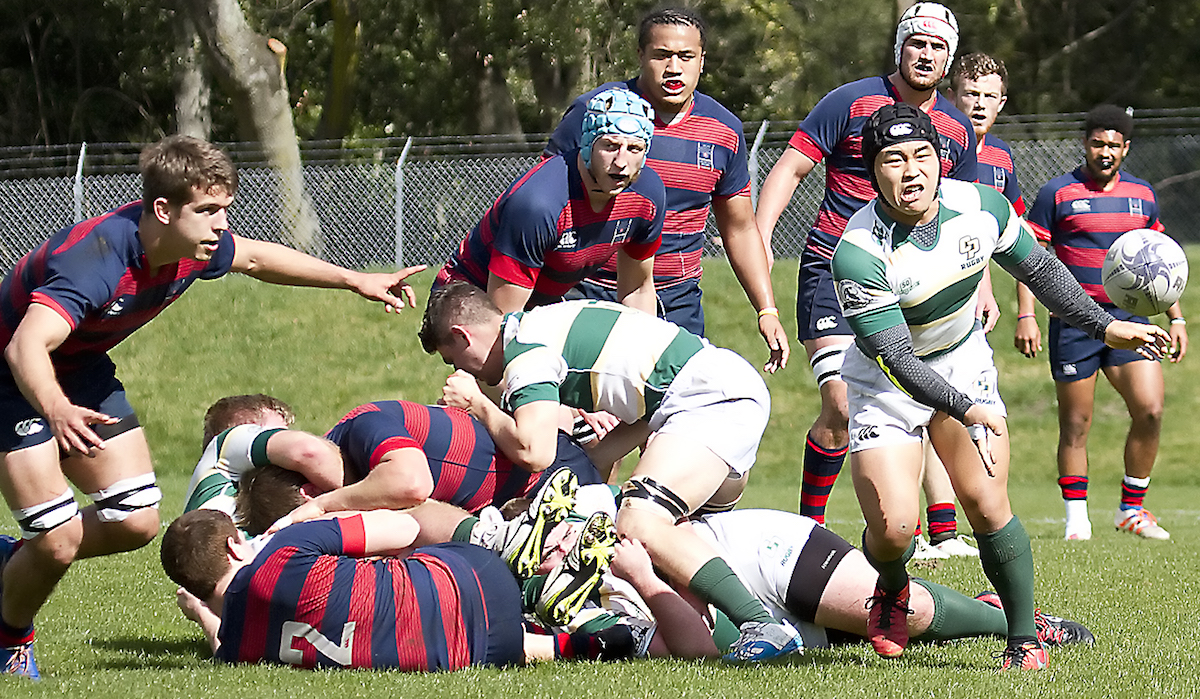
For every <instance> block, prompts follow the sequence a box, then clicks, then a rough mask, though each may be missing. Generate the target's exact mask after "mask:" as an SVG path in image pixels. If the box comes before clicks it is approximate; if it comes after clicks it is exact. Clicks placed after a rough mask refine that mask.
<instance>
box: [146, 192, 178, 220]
mask: <svg viewBox="0 0 1200 699" xmlns="http://www.w3.org/2000/svg"><path fill="white" fill-rule="evenodd" d="M150 208H151V213H152V214H153V216H154V218H155V220H157V221H158V222H159V223H161V224H163V225H164V226H169V225H171V218H172V217H173V215H174V213H173V212H172V210H171V203H170V202H169V201H167V198H166V197H159V198H157V199H155V200H154V201H153V202H151V204H150Z"/></svg>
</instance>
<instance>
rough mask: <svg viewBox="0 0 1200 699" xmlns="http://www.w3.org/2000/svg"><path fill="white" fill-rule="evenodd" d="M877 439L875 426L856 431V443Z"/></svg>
mask: <svg viewBox="0 0 1200 699" xmlns="http://www.w3.org/2000/svg"><path fill="white" fill-rule="evenodd" d="M878 437H879V430H877V429H876V428H875V425H867V426H866V427H860V428H859V429H858V441H860V442H865V441H867V440H868V439H876V438H878Z"/></svg>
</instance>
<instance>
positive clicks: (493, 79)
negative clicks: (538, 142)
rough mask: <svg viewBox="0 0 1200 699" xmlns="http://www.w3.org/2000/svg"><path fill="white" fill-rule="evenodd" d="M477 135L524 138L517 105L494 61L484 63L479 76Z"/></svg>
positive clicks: (501, 71)
mask: <svg viewBox="0 0 1200 699" xmlns="http://www.w3.org/2000/svg"><path fill="white" fill-rule="evenodd" d="M476 119H477V121H478V124H479V133H489V134H492V133H494V134H512V135H514V136H524V133H525V132H524V130H523V129H522V128H521V119H520V118H519V117H518V115H517V103H516V100H514V99H513V96H512V92H511V91H510V90H509V89H508V80H506V79H505V76H504V70H503V69H502V68H501V67H500V66H498V65H496V63H495V62H494V61H485V63H484V65H483V70H482V71H481V72H480V74H479V110H478V111H477V113H476Z"/></svg>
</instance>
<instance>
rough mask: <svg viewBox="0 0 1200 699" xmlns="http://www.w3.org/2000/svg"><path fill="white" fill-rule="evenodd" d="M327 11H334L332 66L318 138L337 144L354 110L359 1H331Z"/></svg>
mask: <svg viewBox="0 0 1200 699" xmlns="http://www.w3.org/2000/svg"><path fill="white" fill-rule="evenodd" d="M330 9H332V10H333V64H332V65H331V66H330V71H329V91H328V92H327V93H326V95H325V104H324V105H322V109H321V123H320V124H318V125H317V138H321V139H332V140H339V141H340V140H341V139H343V138H345V137H346V134H347V133H348V132H349V131H350V115H351V114H352V113H353V111H354V95H355V92H356V89H357V87H358V59H359V48H360V42H361V37H362V24H361V22H360V19H359V12H358V0H331V2H330Z"/></svg>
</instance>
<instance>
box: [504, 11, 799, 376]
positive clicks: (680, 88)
mask: <svg viewBox="0 0 1200 699" xmlns="http://www.w3.org/2000/svg"><path fill="white" fill-rule="evenodd" d="M707 39H708V28H707V26H706V25H705V23H704V20H703V19H701V18H700V16H699V15H697V14H696V13H695V12H693V11H691V10H688V9H683V8H663V9H659V10H655V11H653V12H651V13H649V14H648V15H646V16H645V17H643V18H642V21H641V23H640V25H639V28H638V62H639V63H640V64H641V71H640V73H639V74H638V76H637V77H634V78H631V79H629V80H626V81H624V82H614V83H606V84H604V85H601V86H600V87H598V88H596V89H595V90H592V91H591V92H588V93H585V94H583V95H581V96H580V97H578V98H577V99H576V100H575V101H574V102H573V103H572V104H571V106H570V107H569V108H568V109H567V111H566V113H565V114H564V115H563V118H562V121H561V122H560V123H559V125H558V127H557V128H556V129H555V130H554V134H553V135H552V136H551V137H550V142H549V143H547V144H546V153H545V154H546V156H547V157H549V156H553V155H554V154H557V153H567V152H570V151H571V150H573V149H575V148H577V147H579V145H580V140H579V138H580V137H579V134H580V124H581V122H583V121H584V119H585V118H586V116H585V115H586V114H587V105H588V103H589V101H590V100H591V99H592V97H593V96H594V95H596V94H599V93H602V92H603V91H605V90H610V89H613V88H625V89H628V90H630V91H632V92H635V93H637V94H638V95H640V96H641V97H643V98H645V99H646V100H648V101H649V102H650V104H651V106H653V107H654V141H653V142H652V143H651V144H650V151H649V156H648V159H647V161H646V164H647V166H648V167H649V169H651V170H654V171H655V172H657V173H658V175H659V177H661V178H662V181H663V184H664V185H666V188H667V189H666V192H667V212H666V219H665V221H664V222H663V241H662V245H661V246H660V247H659V249H658V252H657V254H656V255H655V259H654V286H655V288H656V290H657V293H658V302H659V305H660V314H661V315H662V317H663V318H666V319H667V320H669V321H671V322H672V323H675V324H676V325H678V326H680V327H682V328H684V329H686V330H688V331H690V332H692V333H694V334H696V335H700V336H701V337H703V336H704V307H703V306H702V304H701V289H700V277H701V274H702V270H701V266H700V258H701V256H702V255H703V253H704V244H705V240H706V234H705V225H706V223H707V221H708V214H709V211H710V210H711V211H712V213H713V216H714V218H715V219H716V224H717V232H718V233H719V234H720V235H721V243H722V247H723V249H724V250H725V253H726V255H728V257H729V263H730V265H732V267H733V270H734V272H735V274H736V275H737V278H738V280H739V281H740V282H741V284H742V288H743V289H745V291H746V295H747V296H748V297H749V299H750V303H751V304H752V305H753V306H754V309H755V310H756V311H758V331H759V333H761V334H762V336H763V339H764V340H765V341H766V343H767V349H768V350H769V352H770V357H769V359H768V361H767V364H766V367H765V368H766V370H767V371H768V372H774V371H776V370H777V369H779V368H782V367H784V366H786V365H787V360H788V354H789V351H790V350H789V347H788V339H787V333H786V332H784V330H783V326H782V325H781V324H780V322H779V311H778V310H777V309H776V307H775V295H774V292H773V291H772V289H771V275H770V266H769V263H768V256H769V255H770V247H769V246H765V245H764V243H763V240H762V237H761V236H760V235H759V232H758V228H757V227H756V225H755V222H754V210H753V204H752V203H751V201H750V170H749V163H748V159H747V150H746V139H745V135H744V134H743V133H742V122H741V120H739V119H738V118H737V117H736V116H734V115H733V114H732V113H731V112H730V111H729V110H728V109H726V108H725V107H723V106H721V104H720V103H718V102H717V101H716V100H714V99H713V98H712V97H709V96H708V95H706V94H704V93H702V92H698V91H697V90H696V86H697V85H698V83H699V81H700V74H701V72H703V70H704V50H705V46H706V43H707ZM618 271H619V268H618V267H617V266H616V265H614V264H613V263H612V262H610V263H609V264H607V265H605V266H604V267H603V268H602V269H600V270H598V271H597V272H595V273H594V274H592V275H591V276H590V277H588V279H587V280H586V281H584V282H583V283H581V284H580V285H579V286H578V287H577V288H576V292H575V294H574V295H573V297H575V298H594V299H603V300H607V301H617V300H619V288H618V284H617V282H618V281H619V280H618V279H617V277H616V273H617V272H618ZM501 310H506V309H504V307H503V306H501Z"/></svg>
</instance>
